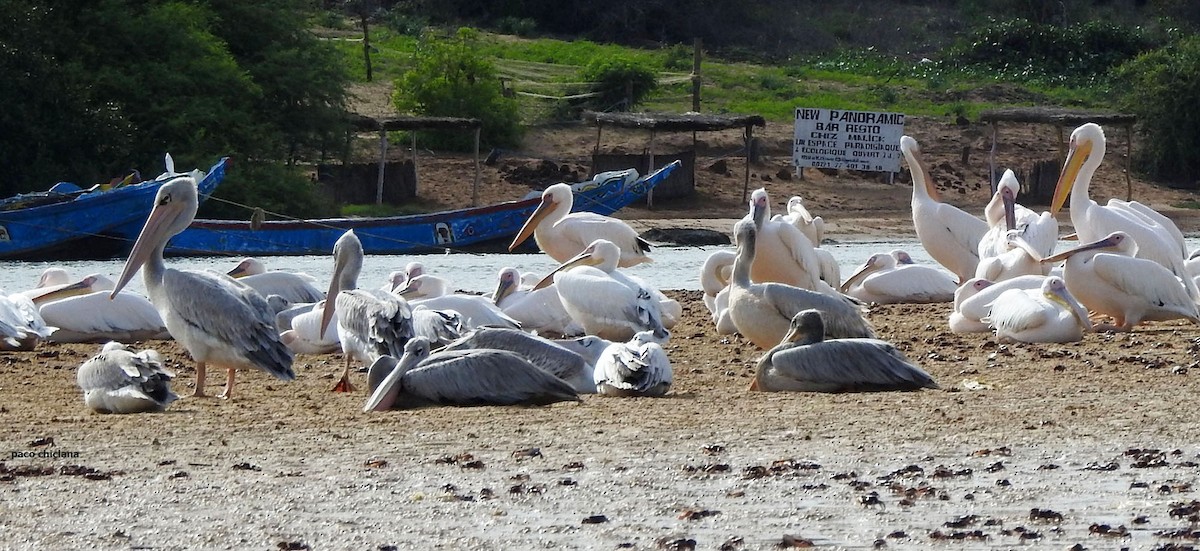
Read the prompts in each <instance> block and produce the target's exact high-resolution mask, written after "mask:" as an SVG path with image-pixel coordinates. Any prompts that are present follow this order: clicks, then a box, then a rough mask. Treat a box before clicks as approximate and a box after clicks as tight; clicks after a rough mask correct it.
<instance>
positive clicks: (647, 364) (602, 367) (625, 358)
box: [593, 329, 672, 396]
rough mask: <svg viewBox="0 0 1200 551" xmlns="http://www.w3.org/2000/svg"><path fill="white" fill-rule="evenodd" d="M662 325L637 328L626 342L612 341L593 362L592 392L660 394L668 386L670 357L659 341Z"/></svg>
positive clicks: (664, 338) (663, 336) (662, 338)
mask: <svg viewBox="0 0 1200 551" xmlns="http://www.w3.org/2000/svg"><path fill="white" fill-rule="evenodd" d="M669 337H670V333H668V332H667V331H666V330H664V329H656V330H654V331H639V332H637V333H636V334H634V335H633V338H632V339H630V340H629V342H621V343H612V344H609V345H608V347H606V348H605V349H604V352H603V353H602V354H601V355H600V358H599V359H598V360H597V362H596V370H595V372H594V375H593V377H594V381H595V384H596V392H598V393H600V394H604V395H606V396H662V395H664V394H666V393H667V391H668V390H670V389H671V380H672V376H671V361H670V360H669V359H668V358H667V352H666V351H665V350H663V348H662V344H663V343H666V342H667V339H668V338H669Z"/></svg>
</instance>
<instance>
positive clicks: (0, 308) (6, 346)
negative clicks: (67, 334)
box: [0, 290, 56, 350]
mask: <svg viewBox="0 0 1200 551" xmlns="http://www.w3.org/2000/svg"><path fill="white" fill-rule="evenodd" d="M55 329H56V328H55V327H53V326H48V325H46V321H45V320H44V319H42V315H41V314H40V313H39V312H38V309H37V306H36V305H35V304H34V303H33V301H32V300H30V299H29V297H27V296H25V295H23V294H21V293H13V294H11V295H10V294H7V293H5V292H4V291H3V290H0V350H33V349H34V347H36V346H37V343H38V342H39V341H43V340H47V339H48V338H49V337H50V336H51V335H52V334H53V333H54V330H55Z"/></svg>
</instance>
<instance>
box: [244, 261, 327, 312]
mask: <svg viewBox="0 0 1200 551" xmlns="http://www.w3.org/2000/svg"><path fill="white" fill-rule="evenodd" d="M228 275H229V277H232V278H234V279H237V280H239V281H241V282H242V283H245V284H246V285H249V286H250V287H251V288H252V289H254V290H255V291H258V293H259V294H261V295H262V296H264V297H265V296H270V295H279V296H281V297H283V298H285V299H287V300H288V302H293V303H301V302H317V301H319V300H324V299H325V293H322V292H321V290H320V289H317V288H316V286H314V285H313V284H314V283H316V282H317V278H315V277H313V276H310V275H308V274H304V273H292V272H283V271H270V272H268V271H267V268H266V267H265V266H263V263H262V261H261V260H259V259H257V258H244V259H242V261H241V262H239V263H238V265H237V266H235V267H234V268H233V269H232V270H229V272H228Z"/></svg>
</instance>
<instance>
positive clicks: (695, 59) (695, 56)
mask: <svg viewBox="0 0 1200 551" xmlns="http://www.w3.org/2000/svg"><path fill="white" fill-rule="evenodd" d="M692 111H694V112H696V113H699V112H700V38H698V37H697V38H696V39H695V40H694V41H693V42H692ZM692 135H693V136H695V132H693V133H692Z"/></svg>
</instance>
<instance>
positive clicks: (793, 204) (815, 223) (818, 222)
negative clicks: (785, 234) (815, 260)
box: [783, 195, 825, 247]
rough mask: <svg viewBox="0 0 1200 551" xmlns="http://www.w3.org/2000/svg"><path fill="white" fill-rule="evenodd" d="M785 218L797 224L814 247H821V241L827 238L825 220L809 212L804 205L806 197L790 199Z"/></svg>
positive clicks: (794, 196)
mask: <svg viewBox="0 0 1200 551" xmlns="http://www.w3.org/2000/svg"><path fill="white" fill-rule="evenodd" d="M783 220H784V221H785V222H787V223H789V224H791V225H793V226H796V229H798V230H800V231H801V232H802V233H803V234H804V237H807V238H808V241H809V242H810V243H812V245H813V246H814V247H820V246H821V241H822V240H824V239H825V220H823V219H821V217H820V216H813V215H812V214H811V213H809V212H808V209H807V208H805V207H804V199H803V198H801V197H800V196H799V195H793V196H792V198H791V199H788V202H787V214H786V215H783Z"/></svg>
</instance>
